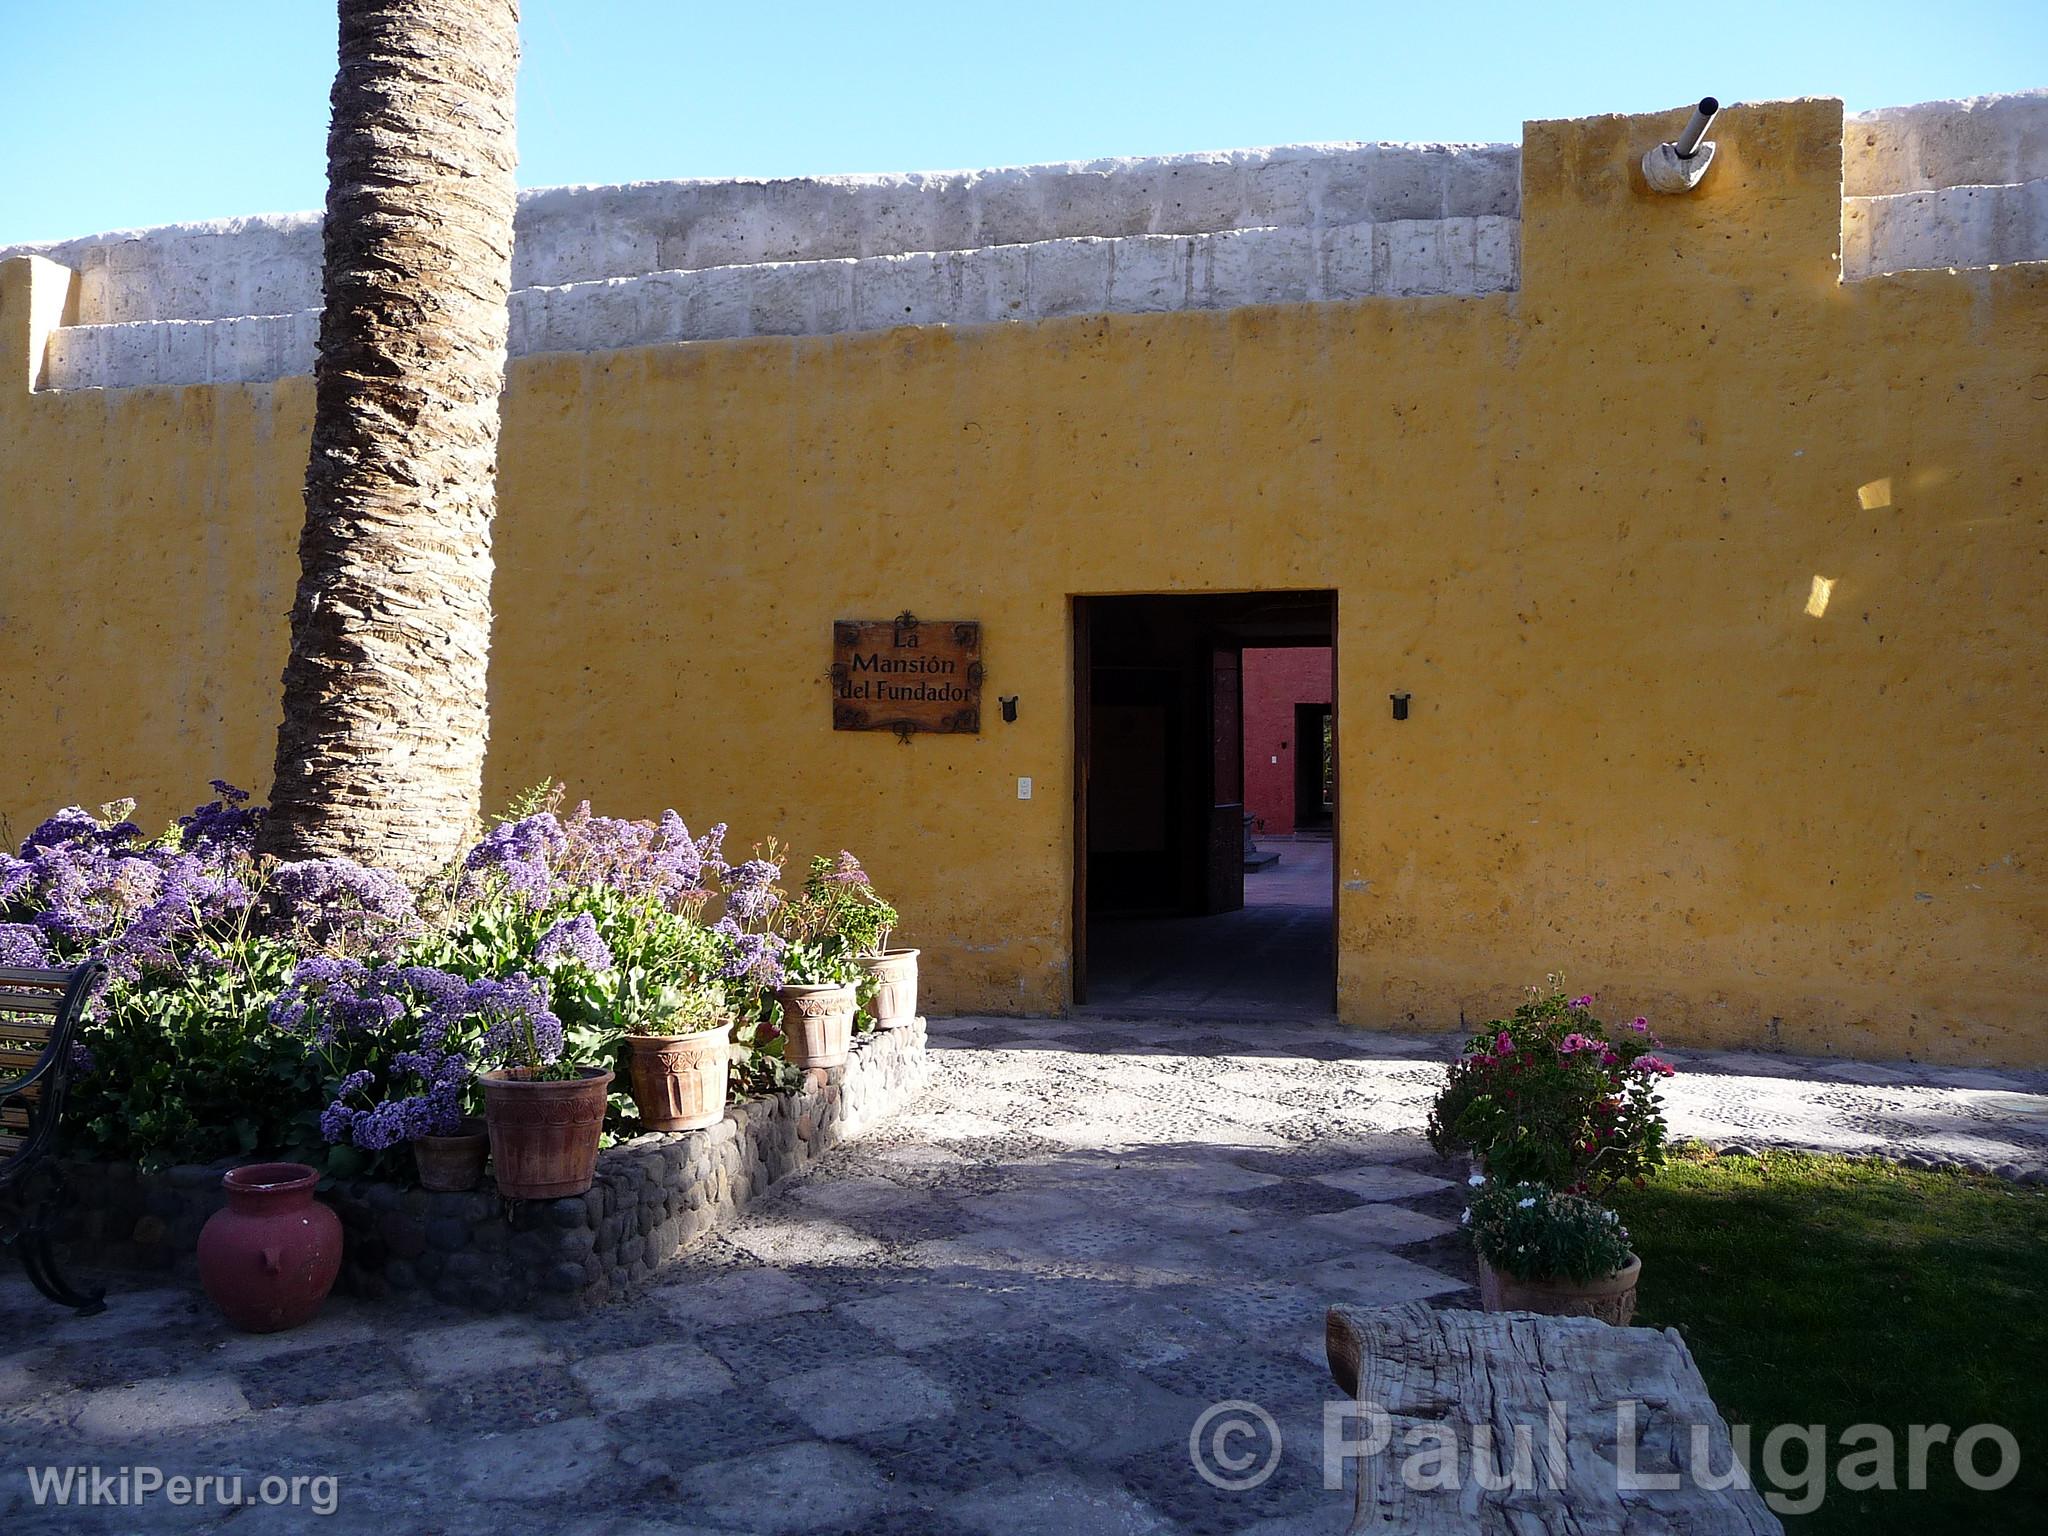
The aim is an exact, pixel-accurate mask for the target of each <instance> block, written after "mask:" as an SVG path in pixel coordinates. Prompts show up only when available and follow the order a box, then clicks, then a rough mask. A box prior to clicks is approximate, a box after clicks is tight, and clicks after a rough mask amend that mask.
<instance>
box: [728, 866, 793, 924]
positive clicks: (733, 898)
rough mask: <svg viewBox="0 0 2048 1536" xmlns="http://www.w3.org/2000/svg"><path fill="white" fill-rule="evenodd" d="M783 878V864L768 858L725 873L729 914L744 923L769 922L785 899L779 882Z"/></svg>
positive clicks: (730, 868)
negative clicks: (770, 915) (771, 914)
mask: <svg viewBox="0 0 2048 1536" xmlns="http://www.w3.org/2000/svg"><path fill="white" fill-rule="evenodd" d="M781 878H782V866H781V865H780V864H776V863H774V862H773V861H771V860H768V859H749V860H747V861H746V863H744V864H734V865H732V866H730V867H729V868H728V869H727V870H726V872H725V912H726V916H728V917H730V918H732V919H734V920H735V921H737V922H739V923H741V924H748V923H758V922H763V921H765V920H766V919H767V918H768V916H769V914H770V913H772V912H774V910H775V909H776V907H778V906H780V905H781V902H782V898H781V896H780V895H778V894H777V892H776V890H775V882H776V881H777V880H779V879H781Z"/></svg>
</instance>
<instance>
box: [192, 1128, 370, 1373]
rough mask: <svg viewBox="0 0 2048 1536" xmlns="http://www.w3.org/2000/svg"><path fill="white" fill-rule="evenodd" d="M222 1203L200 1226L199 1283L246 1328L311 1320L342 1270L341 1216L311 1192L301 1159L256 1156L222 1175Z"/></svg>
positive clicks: (314, 1176)
mask: <svg viewBox="0 0 2048 1536" xmlns="http://www.w3.org/2000/svg"><path fill="white" fill-rule="evenodd" d="M220 1182H221V1187H222V1188H223V1189H225V1190H226V1191H227V1192H228V1203H227V1206H226V1208H225V1209H222V1210H218V1211H215V1212H214V1213H213V1215H212V1216H211V1217H209V1218H208V1220H207V1223H206V1226H205V1227H204V1228H203V1229H202V1230H201V1231H200V1233H199V1283H200V1284H201V1285H203V1286H205V1287H206V1294H207V1295H208V1296H209V1297H210V1298H212V1301H213V1304H214V1305H215V1306H216V1307H219V1308H220V1310H221V1314H222V1316H224V1317H226V1318H227V1320H228V1321H229V1322H230V1323H233V1324H234V1325H235V1326H236V1327H237V1328H239V1329H241V1330H242V1331H243V1332H244V1333H277V1332H280V1331H281V1330H283V1329H286V1328H296V1327H298V1326H299V1324H301V1323H303V1322H306V1321H308V1320H310V1319H311V1318H312V1316H313V1314H314V1313H316V1312H318V1311H319V1310H320V1304H321V1303H322V1302H324V1301H325V1300H326V1299H327V1293H328V1292H329V1291H331V1290H333V1289H334V1277H335V1276H336V1275H338V1274H340V1273H341V1218H340V1217H339V1216H337V1215H335V1214H334V1212H332V1211H330V1210H329V1209H328V1208H327V1207H326V1206H324V1205H322V1204H321V1203H320V1202H319V1201H317V1200H315V1199H314V1198H313V1187H314V1186H315V1185H316V1184H318V1183H319V1182H320V1175H319V1173H318V1172H317V1171H316V1170H314V1169H312V1168H309V1167H307V1166H306V1165H305V1164H304V1163H253V1164H251V1165H250V1166H249V1167H247V1168H235V1169H231V1170H229V1171H228V1172H227V1173H226V1174H225V1175H223V1176H222V1178H221V1181H220Z"/></svg>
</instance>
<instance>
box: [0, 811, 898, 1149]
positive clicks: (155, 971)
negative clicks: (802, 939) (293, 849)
mask: <svg viewBox="0 0 2048 1536" xmlns="http://www.w3.org/2000/svg"><path fill="white" fill-rule="evenodd" d="M214 788H215V798H214V799H213V800H212V801H211V802H209V803H208V804H206V805H202V806H199V807H197V808H196V809H195V810H193V811H192V812H191V813H190V814H189V815H186V816H183V817H180V818H179V819H178V820H177V821H176V822H174V823H173V824H172V826H171V827H170V828H169V829H167V830H166V831H165V832H164V833H163V834H162V835H161V836H158V837H155V838H151V837H148V836H146V835H145V834H144V833H143V831H142V830H141V828H140V827H139V826H138V825H137V824H136V823H135V822H134V821H133V820H131V819H130V815H131V813H132V811H133V809H134V804H133V802H132V801H124V802H118V803H116V804H113V805H109V806H105V807H102V808H101V810H100V813H99V814H98V815H93V814H91V813H88V812H87V811H85V810H83V809H80V808H78V807H75V806H74V807H70V808H67V809H66V810H63V811H60V812H58V813H57V814H56V815H54V816H52V817H50V818H49V819H48V820H46V821H44V822H43V823H42V824H41V825H40V826H38V827H36V828H35V830H34V831H32V832H31V833H30V834H29V836H28V837H27V838H26V839H24V840H23V842H22V844H21V846H20V849H19V852H18V853H17V854H7V853H0V964H9V965H36V966H42V965H66V964H72V963H75V962H77V961H79V960H81V959H84V958H86V957H88V956H98V957H100V958H102V959H104V960H105V961H106V962H107V964H108V968H109V980H108V983H107V985H106V987H105V989H104V991H103V992H102V994H101V995H100V996H99V997H98V998H97V999H95V1001H94V1003H93V1006H92V1008H91V1010H90V1011H89V1013H88V1016H87V1021H86V1027H85V1029H84V1031H83V1032H82V1037H81V1040H82V1045H83V1047H84V1049H85V1052H86V1055H87V1056H88V1057H89V1058H90V1060H91V1062H92V1063H93V1069H92V1070H91V1071H90V1072H89V1073H88V1074H87V1075H85V1076H83V1077H81V1078H80V1079H78V1080H77V1082H76V1084H75V1087H74V1090H73V1092H74V1095H75V1097H74V1099H73V1104H74V1105H75V1111H74V1112H73V1113H71V1114H67V1117H66V1122H67V1123H66V1141H67V1145H68V1146H69V1147H70V1148H71V1149H73V1150H77V1151H82V1152H87V1153H95V1154H98V1155H101V1156H116V1157H125V1158H132V1159H135V1160H138V1161H141V1162H143V1163H145V1164H151V1165H157V1164H162V1163H165V1162H174V1161H208V1160H211V1159H213V1158H216V1157H219V1156H221V1155H223V1154H235V1153H262V1154H265V1155H282V1156H289V1157H293V1158H295V1159H298V1160H301V1161H307V1162H313V1163H315V1164H318V1165H321V1166H324V1167H325V1168H326V1169H327V1170H328V1171H329V1172H332V1173H348V1172H355V1171H360V1170H363V1169H366V1168H368V1169H373V1170H374V1169H378V1168H388V1169H389V1170H391V1171H394V1172H409V1161H410V1160H409V1159H404V1158H397V1159H392V1160H389V1161H387V1160H386V1155H387V1154H389V1153H390V1152H391V1151H392V1150H393V1149H394V1148H396V1149H400V1150H401V1151H402V1149H403V1144H404V1143H406V1142H408V1141H410V1140H412V1139H413V1138H415V1137H417V1136H420V1135H425V1134H445V1133H447V1132H448V1131H450V1130H452V1129H454V1128H455V1126H456V1125H458V1124H459V1123H460V1121H461V1120H462V1118H464V1116H465V1115H466V1114H468V1113H474V1112H475V1111H476V1110H477V1109H478V1108H479V1107H480V1103H481V1100H480V1096H479V1091H478V1087H477V1083H476V1074H477V1073H478V1072H479V1071H483V1070H486V1069H489V1068H491V1067H495V1066H516V1067H519V1068H522V1069H524V1070H526V1071H529V1072H534V1073H538V1074H542V1075H562V1076H567V1075H571V1074H573V1073H575V1072H576V1071H578V1070H579V1069H581V1068H583V1067H586V1066H612V1065H614V1064H615V1062H616V1060H617V1056H618V1051H619V1047H620V1042H621V1040H622V1037H623V1036H624V1034H626V1033H627V1032H629V1031H632V1032H682V1031H687V1030H691V1029H702V1028H706V1027H709V1026H710V1025H712V1024H715V1023H717V1022H718V1021H719V1020H721V1019H724V1018H733V1019H734V1020H735V1029H734V1036H733V1038H734V1073H733V1076H734V1081H735V1083H736V1085H737V1086H738V1087H739V1090H740V1091H741V1092H765V1091H771V1090H774V1089H778V1088H781V1087H785V1086H787V1085H788V1084H787V1078H788V1076H789V1074H788V1072H787V1070H786V1069H785V1068H784V1067H783V1065H782V1063H781V1061H780V1060H779V1056H778V1050H779V1047H776V1046H773V1045H764V1044H763V1043H762V1035H763V1034H764V1032H762V1031H760V1029H759V1023H760V1020H761V1019H763V1018H764V1017H765V1016H766V1014H767V1013H768V1005H767V1003H766V1001H765V994H766V993H767V991H768V990H769V989H772V988H773V987H775V986H777V985H780V984H781V981H782V979H783V963H784V958H785V955H786V953H787V952H788V950H789V949H790V947H791V945H792V943H793V942H795V941H793V940H792V939H791V938H790V937H789V935H788V934H787V933H786V932H785V929H786V928H788V927H789V926H790V925H791V923H792V922H793V920H794V918H795V916H796V915H797V914H795V913H792V911H790V910H789V908H790V907H791V906H793V905H794V906H795V907H797V908H798V909H799V910H800V911H801V910H808V909H806V908H804V907H803V901H804V900H805V898H802V897H800V898H799V899H798V901H797V902H796V903H790V902H788V901H786V899H785V896H784V893H783V892H782V890H781V888H780V885H779V881H780V878H781V873H782V863H783V859H782V855H781V854H780V852H779V851H778V850H777V849H776V848H775V846H774V845H773V844H770V845H769V846H768V848H767V850H766V852H765V854H763V855H759V856H757V857H756V858H754V859H751V860H746V861H743V862H742V863H740V864H737V865H728V864H727V863H726V861H725V859H724V857H723V852H722V849H723V845H724V838H725V828H724V826H723V825H719V826H714V827H713V828H712V829H711V831H710V832H709V833H707V834H705V835H703V836H701V837H700V836H695V835H693V834H692V833H691V832H690V830H689V828H688V827H687V826H685V825H684V823H683V821H682V819H681V818H680V817H679V816H677V815H676V813H675V812H673V811H669V812H665V813H664V814H663V815H662V817H661V818H660V819H659V820H658V821H629V820H623V819H619V818H615V817H606V816H598V815H595V814H593V813H592V811H591V809H590V806H589V805H588V804H587V803H585V804H582V805H578V806H576V807H575V808H574V809H573V810H570V811H567V812H566V813H565V812H563V811H562V809H561V804H560V801H561V796H560V793H559V791H558V790H555V789H554V788H553V787H552V786H542V788H541V789H540V790H538V791H536V792H534V793H533V794H532V795H529V796H527V797H525V802H524V803H523V804H522V805H520V806H519V807H518V809H517V812H516V813H515V814H513V815H510V816H507V817H505V818H503V819H501V820H500V821H499V822H497V823H496V824H495V825H493V826H492V827H491V828H489V829H488V830H487V831H486V832H485V833H484V835H483V836H482V837H481V838H480V839H479V841H478V842H477V843H476V845H475V846H474V847H472V848H471V849H470V850H469V851H468V852H467V853H466V854H465V855H464V856H462V857H461V858H460V859H458V860H457V861H456V862H455V864H454V865H453V866H452V867H451V868H450V869H449V870H448V871H446V872H444V874H442V875H441V876H439V877H436V878H434V879H432V880H429V881H427V882H426V883H425V884H424V885H422V886H421V887H420V888H418V889H413V888H410V887H408V886H407V884H406V883H405V882H404V881H403V880H401V879H400V878H399V877H397V876H396V875H394V874H392V873H391V872H389V871H387V870H381V869H375V868H371V867H367V866H364V865H361V864H356V863H353V862H351V861H349V860H346V859H309V860H301V861H293V862H285V863H272V862H269V861H260V860H258V859H257V858H256V857H255V854H254V846H255V839H256V833H257V830H258V828H259V827H260V826H261V823H262V817H263V814H264V812H263V808H262V807H260V806H253V805H251V804H249V796H248V795H247V794H246V793H245V792H243V791H241V790H238V789H235V788H234V787H233V786H231V785H228V784H225V783H221V782H219V781H216V782H215V785H214ZM818 863H819V865H820V866H822V867H823V868H824V869H825V870H826V871H827V872H828V873H830V874H833V875H835V876H837V877H838V878H836V879H834V880H833V881H831V882H830V886H829V890H830V895H831V896H832V898H833V899H834V900H841V901H844V900H847V899H848V898H850V901H851V904H852V905H853V906H855V907H858V908H859V909H861V910H868V909H869V908H870V906H871V905H872V904H871V903H869V901H868V899H867V897H866V896H864V895H860V894H858V889H859V888H860V887H862V886H864V884H865V878H866V877H865V875H864V874H860V873H859V864H858V861H857V860H854V859H853V858H852V856H851V855H841V857H840V860H839V861H837V862H836V863H835V862H831V861H823V860H821V861H818ZM856 874H858V880H855V879H854V878H853V877H854V876H855V875H856ZM841 887H844V889H843V890H842V889H841ZM714 910H715V911H716V912H717V914H718V916H717V920H716V921H707V916H708V912H709V911H714ZM885 910H886V909H885ZM890 917H891V920H893V913H891V914H890ZM817 937H818V935H816V934H812V933H810V932H809V931H808V930H807V931H806V938H807V939H815V938H817ZM636 1123H637V1122H636V1121H635V1120H634V1112H633V1109H632V1104H631V1100H630V1098H628V1097H627V1096H626V1095H624V1094H623V1093H620V1094H615V1095H614V1096H613V1098H612V1102H611V1109H610V1112H609V1116H608V1120H607V1125H608V1128H609V1130H610V1131H611V1132H613V1133H623V1132H629V1131H631V1130H632V1129H634V1127H635V1125H636Z"/></svg>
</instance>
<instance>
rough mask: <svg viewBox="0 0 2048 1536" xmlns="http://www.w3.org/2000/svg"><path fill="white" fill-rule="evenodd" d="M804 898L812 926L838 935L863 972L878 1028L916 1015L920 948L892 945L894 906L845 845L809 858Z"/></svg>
mask: <svg viewBox="0 0 2048 1536" xmlns="http://www.w3.org/2000/svg"><path fill="white" fill-rule="evenodd" d="M804 899H805V901H806V903H807V904H808V905H809V907H810V908H811V910H812V912H813V914H814V916H813V918H812V922H813V926H814V927H815V928H816V929H817V930H818V931H819V932H821V933H829V934H832V935H834V936H836V937H837V938H838V939H839V941H840V942H841V944H842V945H844V947H845V948H846V949H847V950H849V951H850V952H851V953H852V955H853V963H854V965H855V966H856V967H858V968H859V970H860V972H861V982H860V993H861V998H862V1000H863V1001H864V1002H866V1004H867V1007H868V1012H869V1013H871V1014H872V1015H873V1016H874V1020H875V1028H877V1029H901V1028H902V1027H903V1026H904V1025H906V1024H908V1023H909V1022H910V1021H911V1020H912V1019H914V1018H916V1017H917V951H916V950H914V949H891V948H890V947H889V934H890V931H891V930H892V929H894V928H895V926H896V909H895V908H894V907H892V906H890V905H889V903H888V902H887V901H886V900H884V899H883V897H882V895H881V893H880V892H879V891H877V890H876V889H875V888H874V884H873V882H871V881H870V880H869V879H868V873H867V871H866V870H864V869H862V868H861V864H860V860H859V859H857V858H855V857H854V856H853V855H852V854H851V853H848V852H847V851H846V850H845V849H843V848H842V849H841V850H840V851H839V857H838V858H837V859H827V858H824V857H823V856H820V857H818V858H815V859H813V860H811V873H810V878H809V879H807V880H806V881H805V882H804Z"/></svg>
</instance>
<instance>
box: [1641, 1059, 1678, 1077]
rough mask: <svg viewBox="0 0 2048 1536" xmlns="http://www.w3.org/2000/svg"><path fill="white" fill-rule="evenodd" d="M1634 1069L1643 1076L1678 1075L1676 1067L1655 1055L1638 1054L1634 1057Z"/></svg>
mask: <svg viewBox="0 0 2048 1536" xmlns="http://www.w3.org/2000/svg"><path fill="white" fill-rule="evenodd" d="M1636 1070H1637V1071H1638V1072H1640V1073H1642V1074H1643V1076H1645V1077H1676V1076H1677V1075H1678V1068H1676V1067H1674V1066H1672V1065H1671V1063H1670V1062H1668V1061H1663V1060H1660V1059H1659V1058H1657V1057H1655V1056H1638V1057H1637V1058H1636Z"/></svg>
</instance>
